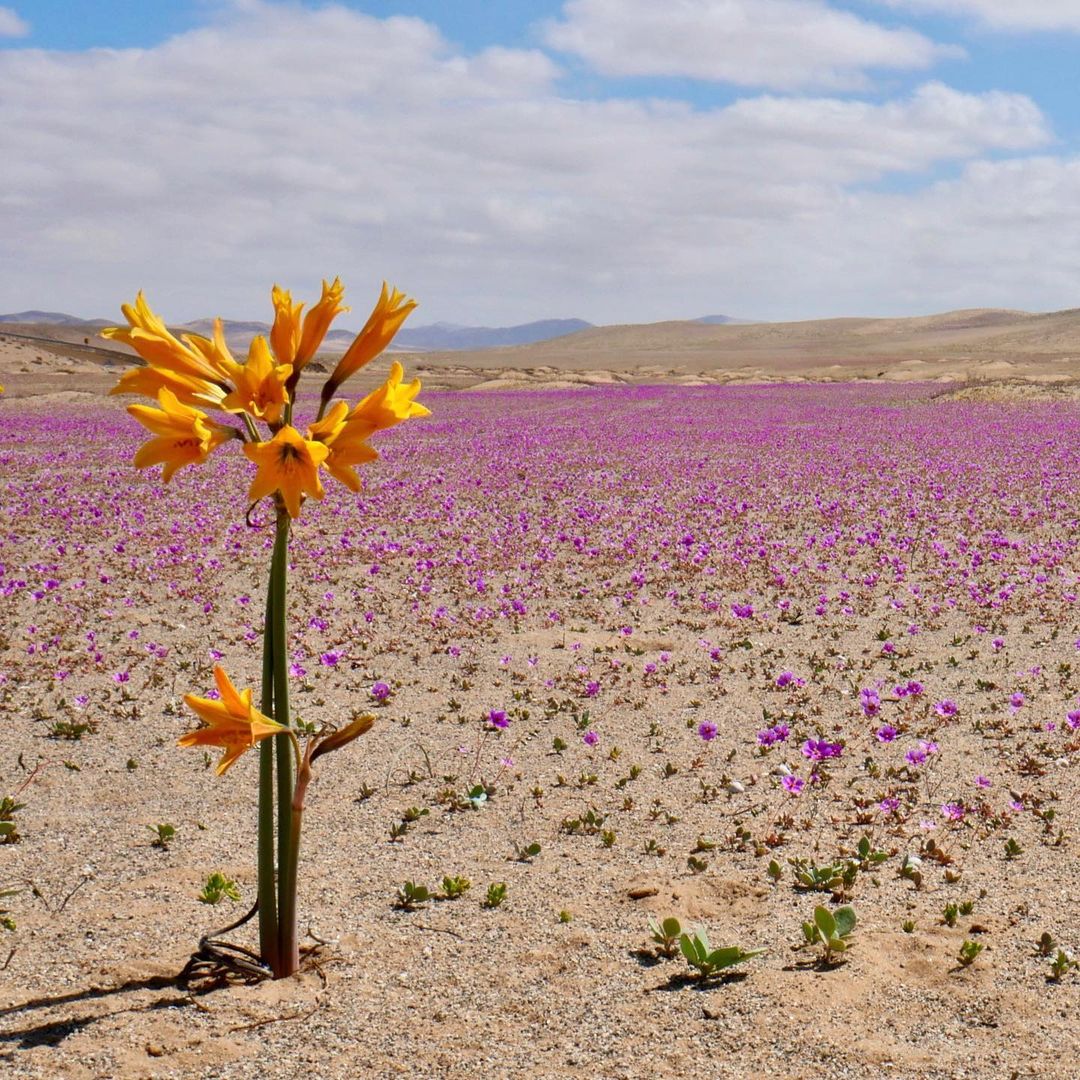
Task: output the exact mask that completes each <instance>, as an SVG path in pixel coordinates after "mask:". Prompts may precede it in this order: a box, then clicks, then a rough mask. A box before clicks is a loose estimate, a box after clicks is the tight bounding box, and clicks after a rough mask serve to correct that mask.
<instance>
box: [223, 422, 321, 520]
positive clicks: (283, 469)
mask: <svg viewBox="0 0 1080 1080" xmlns="http://www.w3.org/2000/svg"><path fill="white" fill-rule="evenodd" d="M244 453H245V454H247V456H248V457H249V458H251V460H252V461H254V462H255V464H256V465H258V467H259V471H258V472H257V473H256V474H255V479H254V480H253V481H252V482H251V489H250V491H249V492H248V498H249V499H250V500H251V501H252V502H258V501H259V500H260V499H262V498H265V497H266V496H267V495H272V494H273V493H274V492H275V491H279V492H281V498H282V500H283V501H284V503H285V509H286V510H287V511H288V512H289V517H293V518H295V517H299V516H300V498H301V495H310V496H311V497H312V498H314V499H321V498H322V497H323V494H324V492H323V487H322V484H321V483H320V481H319V466H320V465H321V464H322V463H323V462H324V461H325V460H326V459H327V457H328V456H329V454H330V450H329V448H328V447H326V446H325V445H324V444H323V443H321V442H316V441H309V440H308V439H305V438H304V437H303V436H302V435H301V434H300V432H299V431H297V430H296V428H294V427H293V426H292V425H289V424H287V425H286V426H285V427H283V428H282V429H281V430H280V431H279V432H278V433H277V434H276V435H275V436H274V437H273V438H272V439H271V440H270V441H269V442H260V443H244Z"/></svg>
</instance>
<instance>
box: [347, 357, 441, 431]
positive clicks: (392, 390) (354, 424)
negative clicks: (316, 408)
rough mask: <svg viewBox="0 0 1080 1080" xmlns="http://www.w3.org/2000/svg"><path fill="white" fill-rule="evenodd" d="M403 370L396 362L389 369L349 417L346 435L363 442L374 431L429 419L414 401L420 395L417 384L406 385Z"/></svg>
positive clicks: (429, 413) (417, 380) (428, 413)
mask: <svg viewBox="0 0 1080 1080" xmlns="http://www.w3.org/2000/svg"><path fill="white" fill-rule="evenodd" d="M404 376H405V369H404V368H403V367H402V366H401V364H399V363H398V361H397V360H395V361H394V362H393V364H391V365H390V375H389V376H388V377H387V380H386V382H384V383H383V385H382V386H380V387H379V388H378V389H377V390H372V392H371V393H370V394H368V396H367V397H366V398H364V399H363V401H361V402H359V403H358V404H357V406H356V408H354V409H353V411H352V412H351V413H350V414H349V419H348V420H347V421H346V424H345V429H346V434H347V435H349V436H350V437H351V438H354V439H355V438H359V439H366V438H368V436H370V435H373V434H374V433H375V432H376V431H383V430H385V429H386V428H391V427H394V426H395V425H396V424H400V423H401V422H402V421H403V420H410V419H412V418H413V417H416V416H430V415H431V410H430V409H427V408H425V407H424V406H423V405H421V404H419V402H416V401H414V400H413V399H414V398H415V397H416V395H417V394H419V393H420V380H419V379H413V381H412V382H411V383H408V384H405V383H403V382H402V379H403V378H404Z"/></svg>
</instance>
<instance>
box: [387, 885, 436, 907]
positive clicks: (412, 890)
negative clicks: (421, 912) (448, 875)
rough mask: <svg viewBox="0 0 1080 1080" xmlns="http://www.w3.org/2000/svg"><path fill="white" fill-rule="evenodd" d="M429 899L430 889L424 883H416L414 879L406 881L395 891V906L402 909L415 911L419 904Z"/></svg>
mask: <svg viewBox="0 0 1080 1080" xmlns="http://www.w3.org/2000/svg"><path fill="white" fill-rule="evenodd" d="M430 899H431V891H430V890H429V889H428V888H427V886H426V885H417V884H416V882H414V881H406V882H405V884H404V885H402V886H401V888H399V889H398V891H397V901H396V903H395V907H397V908H400V909H401V910H402V911H415V910H416V909H417V908H418V907H419V906H420V905H421V904H426V903H427V902H428V901H429V900H430Z"/></svg>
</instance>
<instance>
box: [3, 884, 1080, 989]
mask: <svg viewBox="0 0 1080 1080" xmlns="http://www.w3.org/2000/svg"><path fill="white" fill-rule="evenodd" d="M0 895H2V894H0ZM1077 966H1078V964H1077V961H1076V960H1074V959H1073V954H1072V953H1071V952H1069V951H1068V950H1067V949H1058V951H1057V955H1056V956H1055V957H1054V959H1053V960H1052V961H1051V962H1050V979H1051V981H1052V982H1059V981H1060V980H1061V978H1062V977H1063V976H1065V975H1067V974H1068V973H1069V972H1070V971H1072V970H1073V969H1074V968H1076V967H1077Z"/></svg>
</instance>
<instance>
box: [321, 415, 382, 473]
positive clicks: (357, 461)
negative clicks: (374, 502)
mask: <svg viewBox="0 0 1080 1080" xmlns="http://www.w3.org/2000/svg"><path fill="white" fill-rule="evenodd" d="M348 412H349V406H348V405H346V404H345V402H344V401H339V402H337V403H336V404H335V405H334V406H333V408H331V409H330V411H329V412H328V413H327V414H326V415H325V416H324V417H323V418H322V419H321V420H320V421H319V422H318V423H316V424H312V425H311V427H310V428H308V438H309V439H314V440H316V441H317V442H321V443H323V444H324V445H325V446H327V447H328V448H329V455H328V456H327V458H326V469H327V472H329V473H330V475H331V476H334V477H337V479H338V480H340V481H341V482H342V483H343V484H344V485H345V486H346V487H347V488H349V489H351V490H352V491H359V490H360V477H359V476H357V474H356V470H355V468H354V466H356V465H363V464H366V463H367V462H369V461H374V460H375V459H376V458H377V457H378V456H379V455H378V454H377V453H376V452H375V451H374V450H373V449H372V448H371V447H370V446H368V445H367V443H366V442H364V439H366V438H367V436H366V435H363V434H361V436H360V438H354V437H352V435H351V434H350V433H349V431H348V420H347V415H348Z"/></svg>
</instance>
